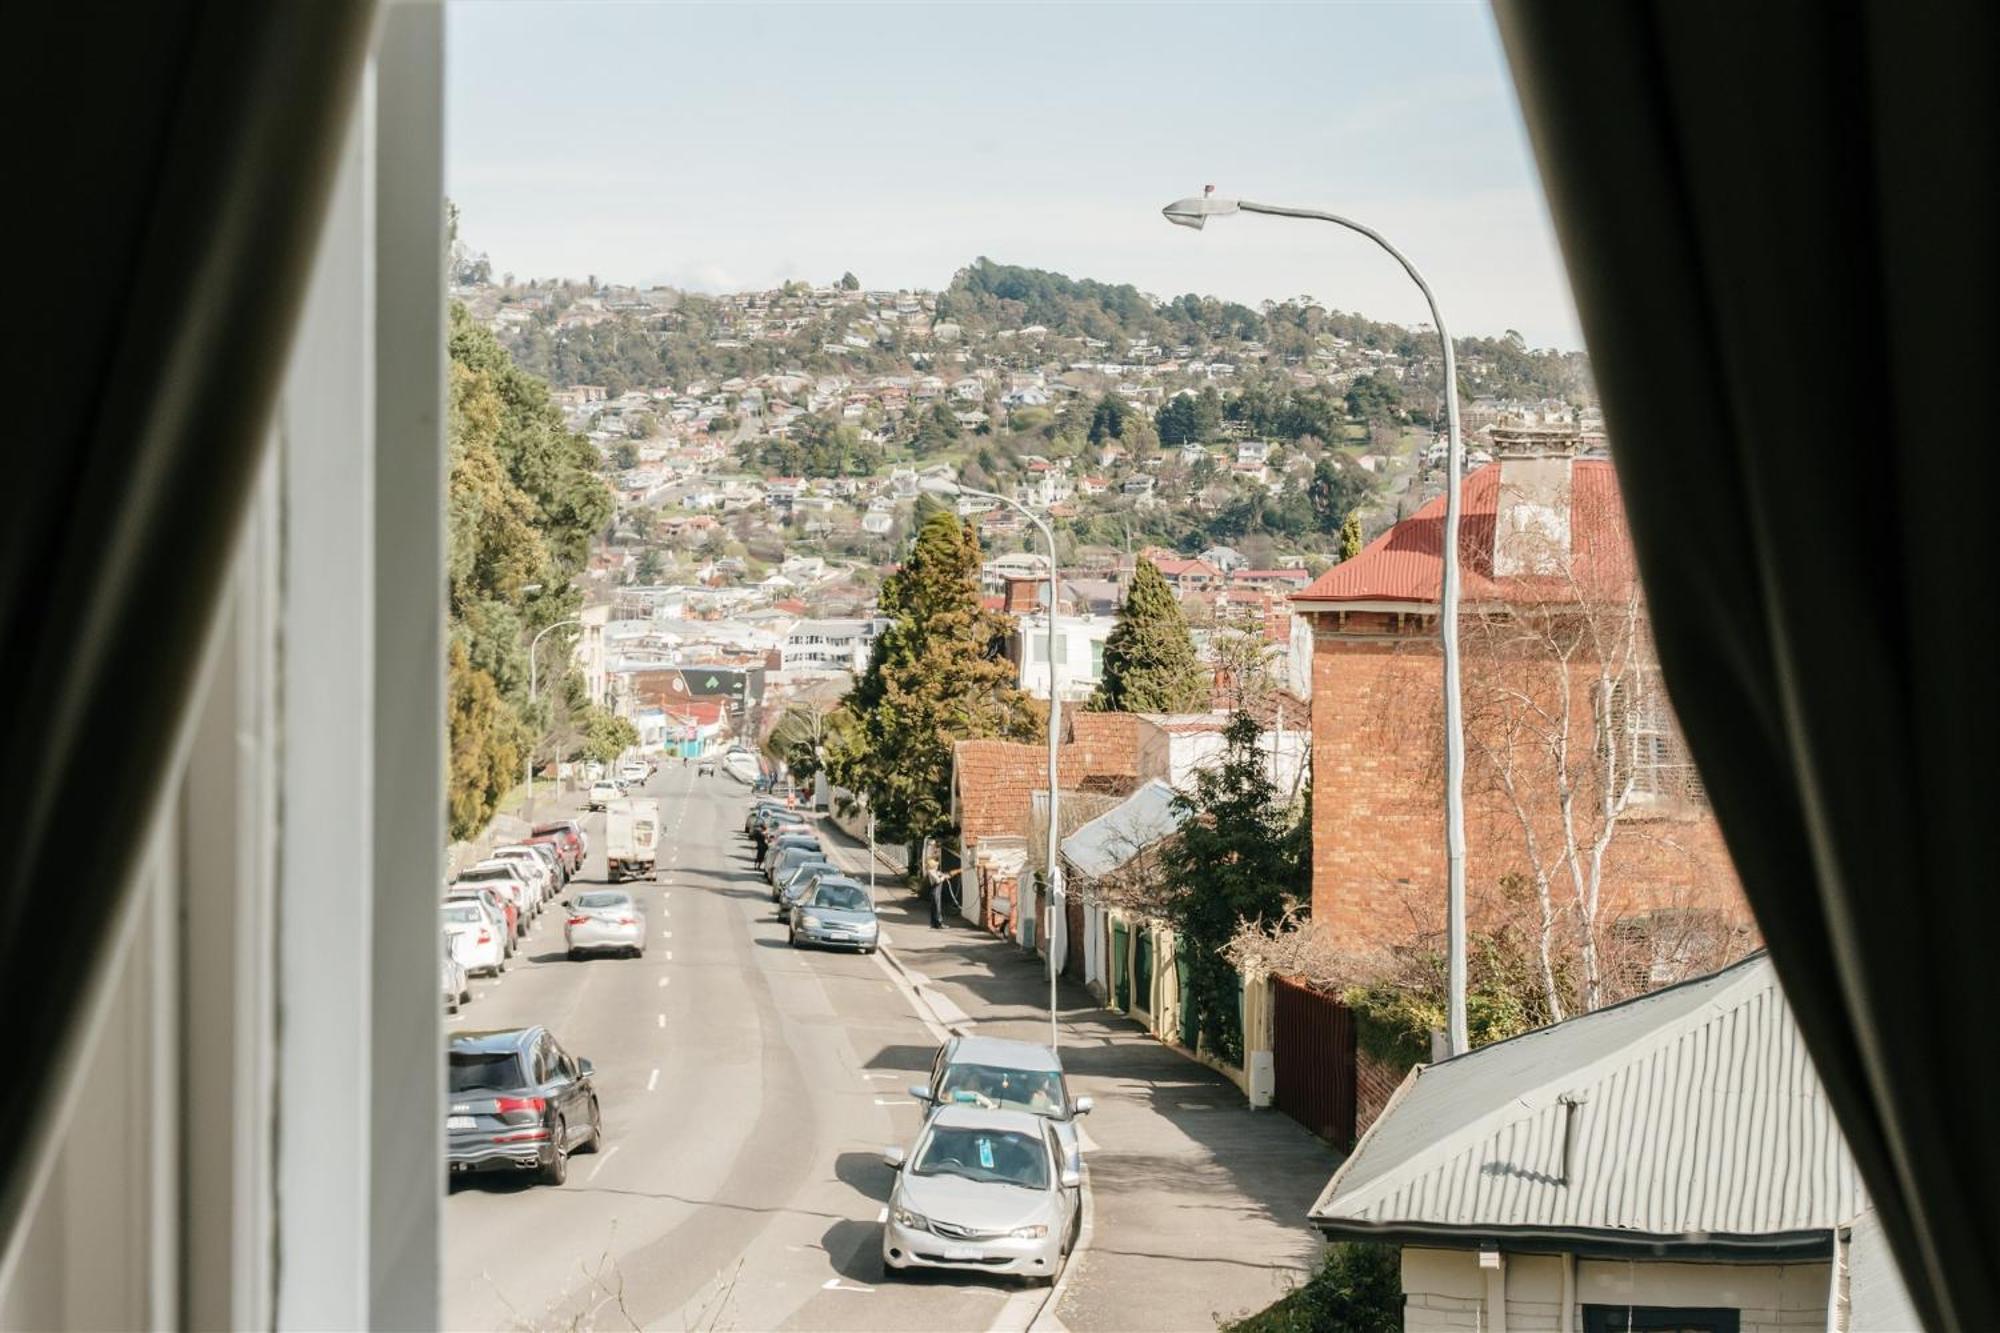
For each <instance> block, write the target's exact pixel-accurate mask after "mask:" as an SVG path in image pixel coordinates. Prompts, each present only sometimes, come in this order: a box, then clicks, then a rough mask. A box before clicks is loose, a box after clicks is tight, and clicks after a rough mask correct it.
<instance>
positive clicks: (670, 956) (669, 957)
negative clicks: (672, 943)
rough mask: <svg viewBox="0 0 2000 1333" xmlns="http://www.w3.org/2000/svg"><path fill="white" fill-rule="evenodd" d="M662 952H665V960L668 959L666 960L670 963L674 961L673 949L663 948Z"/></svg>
mask: <svg viewBox="0 0 2000 1333" xmlns="http://www.w3.org/2000/svg"><path fill="white" fill-rule="evenodd" d="M664 952H665V954H666V957H667V961H668V962H670V963H671V962H673V961H674V951H673V950H672V949H667V950H664Z"/></svg>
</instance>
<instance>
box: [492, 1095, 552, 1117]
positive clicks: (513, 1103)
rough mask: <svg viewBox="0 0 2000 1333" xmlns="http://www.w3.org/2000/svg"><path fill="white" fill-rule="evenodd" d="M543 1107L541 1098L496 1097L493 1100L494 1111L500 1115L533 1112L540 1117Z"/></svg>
mask: <svg viewBox="0 0 2000 1333" xmlns="http://www.w3.org/2000/svg"><path fill="white" fill-rule="evenodd" d="M542 1105H543V1103H542V1099H541V1098H540V1097H496V1098H494V1099H493V1110H494V1112H495V1113H496V1114H498V1115H507V1114H509V1113H510V1112H513V1111H532V1112H534V1113H535V1114H536V1115H540V1114H541V1113H542Z"/></svg>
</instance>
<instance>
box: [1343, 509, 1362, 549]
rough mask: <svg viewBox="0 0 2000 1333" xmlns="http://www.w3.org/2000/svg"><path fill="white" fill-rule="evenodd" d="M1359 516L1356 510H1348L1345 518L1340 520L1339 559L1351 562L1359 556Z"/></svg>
mask: <svg viewBox="0 0 2000 1333" xmlns="http://www.w3.org/2000/svg"><path fill="white" fill-rule="evenodd" d="M1361 545H1362V543H1361V515H1360V513H1359V512H1358V511H1356V510H1352V509H1350V510H1348V511H1347V517H1346V518H1344V519H1342V520H1340V558H1341V560H1342V561H1348V560H1352V559H1353V558H1354V557H1355V556H1357V555H1360V554H1361Z"/></svg>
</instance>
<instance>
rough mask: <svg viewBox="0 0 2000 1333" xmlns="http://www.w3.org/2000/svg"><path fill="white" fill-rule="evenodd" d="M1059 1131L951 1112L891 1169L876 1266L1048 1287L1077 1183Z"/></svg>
mask: <svg viewBox="0 0 2000 1333" xmlns="http://www.w3.org/2000/svg"><path fill="white" fill-rule="evenodd" d="M1062 1156H1063V1154H1062V1148H1061V1146H1060V1145H1059V1144H1058V1143H1057V1142H1056V1137H1055V1130H1054V1128H1053V1127H1051V1126H1050V1125H1049V1123H1048V1122H1047V1121H1046V1120H1043V1119H1042V1118H1041V1117H1040V1116H1035V1115H1029V1114H1028V1113H1026V1112H1025V1111H987V1110H976V1109H973V1108H971V1107H964V1106H947V1107H945V1108H944V1109H943V1110H941V1111H939V1112H938V1113H937V1115H935V1116H934V1117H932V1119H931V1121H930V1123H929V1124H928V1125H926V1126H925V1127H924V1130H923V1132H922V1133H921V1134H920V1135H918V1137H917V1146H916V1148H915V1149H914V1150H912V1151H911V1152H910V1153H909V1154H908V1156H907V1157H906V1156H905V1155H904V1153H903V1150H902V1149H901V1148H891V1149H890V1150H889V1151H888V1152H887V1153H885V1154H884V1155H883V1160H884V1161H885V1162H887V1163H888V1164H889V1165H890V1166H891V1167H893V1168H895V1171H896V1185H895V1188H894V1189H893V1190H891V1191H890V1194H889V1219H888V1221H887V1223H886V1224H885V1225H884V1226H883V1228H882V1263H883V1266H884V1267H886V1268H888V1269H889V1270H890V1271H892V1272H894V1271H896V1270H899V1269H905V1268H961V1269H970V1270H972V1271H973V1272H978V1273H1013V1274H1016V1275H1018V1276H1021V1277H1026V1278H1029V1279H1031V1280H1039V1281H1043V1282H1053V1281H1055V1279H1056V1273H1057V1271H1058V1270H1059V1269H1061V1267H1062V1261H1063V1256H1065V1255H1066V1254H1068V1253H1069V1247H1070V1242H1071V1241H1072V1240H1073V1239H1074V1237H1075V1227H1076V1222H1077V1201H1078V1197H1079V1191H1080V1190H1081V1188H1082V1185H1083V1178H1082V1176H1081V1175H1080V1174H1079V1173H1078V1172H1077V1170H1076V1169H1075V1168H1074V1167H1071V1166H1068V1165H1066V1164H1065V1163H1064V1162H1063V1160H1062Z"/></svg>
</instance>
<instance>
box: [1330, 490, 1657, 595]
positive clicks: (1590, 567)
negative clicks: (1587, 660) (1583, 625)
mask: <svg viewBox="0 0 2000 1333" xmlns="http://www.w3.org/2000/svg"><path fill="white" fill-rule="evenodd" d="M1499 494H1500V465H1499V464H1498V463H1489V464H1487V465H1486V466H1485V467H1482V468H1480V469H1479V470H1478V471H1477V472H1474V473H1472V474H1471V475H1470V476H1468V477H1467V478H1466V479H1465V488H1464V492H1463V499H1462V503H1463V509H1462V511H1461V512H1460V514H1459V525H1458V550H1459V568H1460V570H1461V571H1462V572H1463V575H1464V581H1465V583H1464V596H1466V597H1467V598H1471V599H1475V600H1477V599H1484V600H1490V601H1534V600H1539V599H1541V598H1545V597H1550V596H1558V597H1559V596H1565V595H1567V594H1568V593H1569V586H1568V581H1567V580H1566V579H1563V578H1561V577H1521V576H1515V577H1508V578H1503V579H1495V578H1494V577H1493V533H1494V509H1495V506H1496V504H1497V503H1498V499H1499ZM1570 542H1571V549H1572V550H1573V551H1574V552H1575V553H1576V559H1575V561H1574V566H1575V572H1576V577H1577V579H1578V580H1579V581H1580V582H1591V581H1594V580H1599V579H1602V580H1605V581H1607V582H1610V583H1616V584H1618V585H1619V586H1621V587H1622V586H1623V584H1624V582H1625V581H1626V580H1629V579H1630V578H1631V576H1632V575H1631V570H1632V564H1631V553H1630V551H1631V548H1630V544H1629V539H1628V538H1627V537H1626V535H1625V513H1624V508H1623V505H1622V504H1621V502H1620V500H1619V497H1618V477H1617V474H1616V473H1615V472H1613V470H1612V467H1611V464H1610V463H1609V462H1607V461H1605V460H1603V459H1595V458H1580V459H1577V460H1576V462H1575V463H1574V464H1573V465H1572V469H1571V472H1570ZM1443 550H1444V497H1443V496H1442V495H1440V496H1438V497H1436V498H1435V499H1432V500H1431V501H1430V502H1429V503H1427V504H1425V505H1424V506H1423V508H1421V509H1419V510H1417V512H1416V513H1414V514H1412V515H1410V517H1408V518H1406V519H1404V520H1403V521H1402V522H1401V523H1398V524H1397V525H1396V526H1395V527H1393V528H1390V529H1389V530H1388V531H1387V532H1385V533H1383V534H1382V535H1381V536H1380V537H1377V538H1376V539H1375V540H1374V541H1372V542H1370V543H1368V545H1367V546H1365V547H1363V548H1362V550H1361V553H1360V554H1359V555H1357V556H1355V557H1354V558H1353V559H1352V560H1348V561H1345V562H1343V563H1341V564H1338V565H1335V566H1334V567H1333V568H1332V569H1329V570H1327V571H1326V573H1324V574H1322V575H1320V576H1319V577H1318V578H1317V579H1314V580H1313V581H1312V583H1311V584H1310V585H1308V586H1307V587H1306V588H1305V589H1303V590H1302V591H1300V592H1296V593H1293V594H1292V600H1293V601H1295V602H1367V601H1381V602H1435V601H1436V600H1437V598H1438V584H1439V582H1440V580H1441V579H1442V577H1443V574H1442V571H1443V561H1442V560H1441V559H1440V554H1441V553H1442V551H1443Z"/></svg>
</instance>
